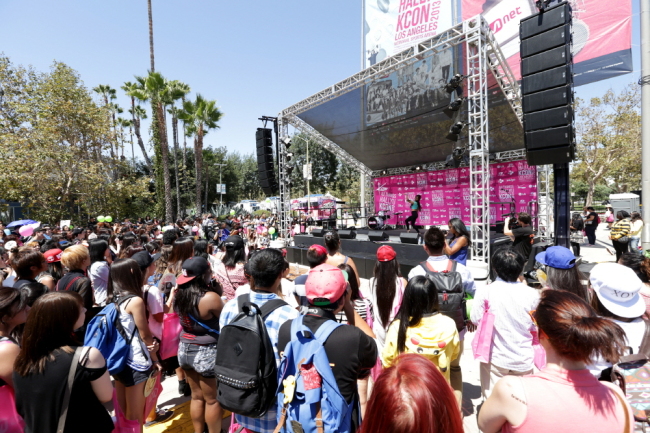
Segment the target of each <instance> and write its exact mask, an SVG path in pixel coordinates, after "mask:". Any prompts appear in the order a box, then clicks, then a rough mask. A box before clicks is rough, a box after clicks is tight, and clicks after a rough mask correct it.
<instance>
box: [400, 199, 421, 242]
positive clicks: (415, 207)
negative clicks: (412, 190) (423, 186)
mask: <svg viewBox="0 0 650 433" xmlns="http://www.w3.org/2000/svg"><path fill="white" fill-rule="evenodd" d="M406 201H407V202H409V203H410V204H411V206H410V207H411V216H410V217H408V218H406V221H404V223H405V224H406V230H408V229H409V223H410V225H411V226H413V228H414V229H415V231H416V232H418V234H420V230H418V228H417V227H416V226H415V221H417V219H418V213H419V212H420V210H422V206H420V194H418V195H416V196H415V199H413V200H409V199H408V198H407V199H406Z"/></svg>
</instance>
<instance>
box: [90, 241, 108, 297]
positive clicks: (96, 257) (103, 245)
mask: <svg viewBox="0 0 650 433" xmlns="http://www.w3.org/2000/svg"><path fill="white" fill-rule="evenodd" d="M88 253H89V254H90V269H89V271H88V276H89V277H90V282H91V284H92V286H93V294H94V296H95V305H97V306H99V307H104V306H106V288H107V287H108V276H109V273H110V264H111V263H112V260H111V250H110V249H109V248H108V242H106V241H105V240H103V239H93V240H92V241H90V243H89V244H88Z"/></svg>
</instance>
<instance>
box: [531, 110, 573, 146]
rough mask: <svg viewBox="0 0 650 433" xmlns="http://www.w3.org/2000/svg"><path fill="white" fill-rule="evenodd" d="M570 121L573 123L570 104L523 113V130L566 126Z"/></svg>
mask: <svg viewBox="0 0 650 433" xmlns="http://www.w3.org/2000/svg"><path fill="white" fill-rule="evenodd" d="M571 123H573V108H571V106H570V105H567V106H565V107H557V108H551V109H550V110H542V111H536V112H534V113H528V114H526V113H524V131H526V132H528V131H535V130H538V129H546V128H554V127H558V126H567V125H569V124H571ZM549 147H550V146H549Z"/></svg>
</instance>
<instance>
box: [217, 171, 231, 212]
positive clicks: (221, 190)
mask: <svg viewBox="0 0 650 433" xmlns="http://www.w3.org/2000/svg"><path fill="white" fill-rule="evenodd" d="M216 165H218V166H219V192H220V193H221V198H220V199H219V203H220V204H221V205H222V206H223V187H222V186H221V185H222V183H221V167H223V166H225V165H228V164H216Z"/></svg>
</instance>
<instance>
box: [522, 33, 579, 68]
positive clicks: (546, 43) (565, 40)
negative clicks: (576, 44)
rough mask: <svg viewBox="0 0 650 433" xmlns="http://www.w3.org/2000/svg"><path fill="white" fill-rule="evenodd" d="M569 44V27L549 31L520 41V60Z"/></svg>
mask: <svg viewBox="0 0 650 433" xmlns="http://www.w3.org/2000/svg"><path fill="white" fill-rule="evenodd" d="M570 42H571V26H570V25H568V24H565V25H564V26H561V27H558V28H555V29H553V30H549V31H547V32H544V33H542V34H539V35H537V36H533V37H532V38H529V39H524V40H522V41H521V47H520V55H521V58H522V59H523V58H526V57H528V56H534V55H535V54H538V53H541V52H542V51H546V50H550V49H552V48H555V47H559V46H561V45H568V44H569V43H570Z"/></svg>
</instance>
